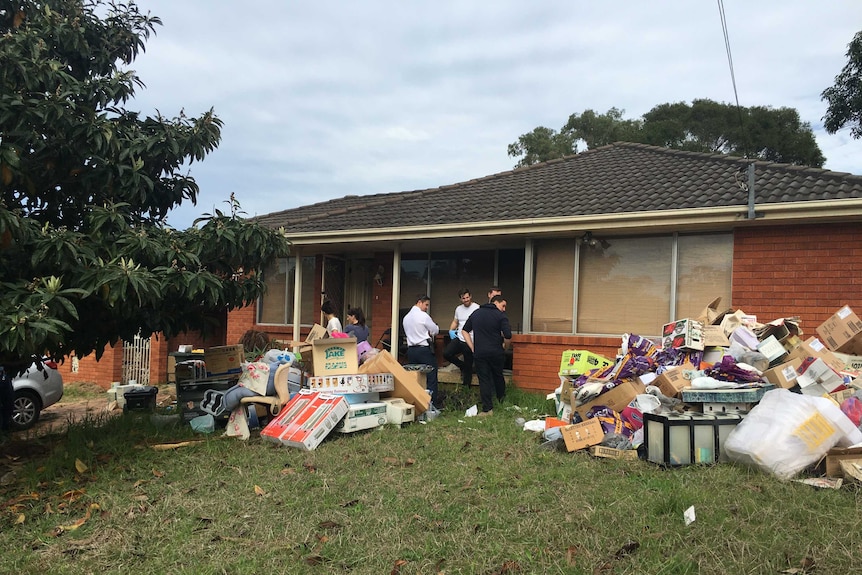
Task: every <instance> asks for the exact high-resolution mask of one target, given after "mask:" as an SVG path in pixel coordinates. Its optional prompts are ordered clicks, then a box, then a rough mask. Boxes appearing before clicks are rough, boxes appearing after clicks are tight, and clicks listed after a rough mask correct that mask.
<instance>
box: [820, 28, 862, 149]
mask: <svg viewBox="0 0 862 575" xmlns="http://www.w3.org/2000/svg"><path fill="white" fill-rule="evenodd" d="M821 98H822V99H823V100H826V102H827V103H828V108H827V109H826V115H825V116H824V117H823V121H824V126H825V128H826V131H827V132H829V133H830V134H834V133H835V132H837V131H838V130H840V129H841V128H844V127H845V126H849V127H850V135H851V136H853V137H854V138H860V137H862V32H857V33H856V36H854V37H853V40H852V41H851V42H850V44H848V45H847V64H846V65H845V66H844V69H842V70H841V73H840V74H838V75H837V76H835V84H834V85H833V86H832V87H830V88H826V89H825V90H823V94H821Z"/></svg>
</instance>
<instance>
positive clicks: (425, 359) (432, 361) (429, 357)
mask: <svg viewBox="0 0 862 575" xmlns="http://www.w3.org/2000/svg"><path fill="white" fill-rule="evenodd" d="M407 363H418V364H423V365H430V366H431V367H433V368H434V369H432V370H431V371H429V372H428V373H426V374H425V384H426V385H425V387H427V388H428V391H429V392H431V403H433V404H434V406H435V407H437V408H439V407H441V405H440V402H439V399H440V398H439V397H438V396H437V358H436V357H435V356H434V352H433V351H431V348H430V347H429V346H427V345H411V346H410V347H408V348H407Z"/></svg>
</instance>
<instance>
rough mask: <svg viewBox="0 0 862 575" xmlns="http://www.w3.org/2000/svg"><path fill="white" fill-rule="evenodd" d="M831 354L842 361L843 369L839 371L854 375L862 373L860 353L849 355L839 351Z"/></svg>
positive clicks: (861, 356)
mask: <svg viewBox="0 0 862 575" xmlns="http://www.w3.org/2000/svg"><path fill="white" fill-rule="evenodd" d="M833 355H835V357H837V358H838V359H840V360H841V361H842V362H844V369H841V370H839V371H842V372H844V373H849V374H850V375H853V376H856V377H858V376H859V375H862V355H849V354H846V353H841V352H835V353H834V354H833Z"/></svg>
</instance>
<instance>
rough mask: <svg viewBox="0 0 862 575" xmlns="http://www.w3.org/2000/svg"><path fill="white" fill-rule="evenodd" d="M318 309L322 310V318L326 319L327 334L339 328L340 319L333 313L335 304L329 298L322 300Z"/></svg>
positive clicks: (337, 330) (339, 329)
mask: <svg viewBox="0 0 862 575" xmlns="http://www.w3.org/2000/svg"><path fill="white" fill-rule="evenodd" d="M320 311H322V312H323V319H324V321H326V331H328V332H329V334H330V335H331V334H333V333H336V332H339V331H342V330H341V320H339V319H338V316H336V314H335V304H333V303H332V301H330V300H326V301H325V302H323V305H321V306H320Z"/></svg>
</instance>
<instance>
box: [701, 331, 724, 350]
mask: <svg viewBox="0 0 862 575" xmlns="http://www.w3.org/2000/svg"><path fill="white" fill-rule="evenodd" d="M729 345H730V340H729V339H727V334H725V333H724V330H723V329H721V326H720V325H705V326H703V346H704V348H707V347H727V346H729Z"/></svg>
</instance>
